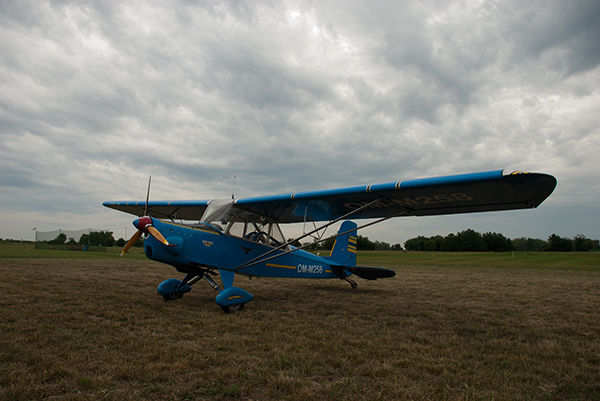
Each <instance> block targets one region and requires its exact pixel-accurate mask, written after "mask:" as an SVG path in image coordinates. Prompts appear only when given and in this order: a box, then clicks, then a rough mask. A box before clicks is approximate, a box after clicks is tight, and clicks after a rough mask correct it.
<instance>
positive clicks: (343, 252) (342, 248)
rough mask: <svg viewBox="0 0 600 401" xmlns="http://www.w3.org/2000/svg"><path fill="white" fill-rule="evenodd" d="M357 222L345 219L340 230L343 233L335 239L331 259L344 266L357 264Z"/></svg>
mask: <svg viewBox="0 0 600 401" xmlns="http://www.w3.org/2000/svg"><path fill="white" fill-rule="evenodd" d="M356 227H357V225H356V223H354V222H352V221H344V222H343V223H342V225H341V227H340V229H339V231H338V234H340V233H346V234H342V235H340V236H339V237H337V238H336V239H335V243H334V244H333V249H332V250H331V256H329V260H331V261H332V262H334V263H339V264H340V265H344V266H356V243H357V240H358V237H357V236H356Z"/></svg>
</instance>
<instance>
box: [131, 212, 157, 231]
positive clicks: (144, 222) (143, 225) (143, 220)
mask: <svg viewBox="0 0 600 401" xmlns="http://www.w3.org/2000/svg"><path fill="white" fill-rule="evenodd" d="M133 225H134V226H135V228H137V229H138V230H140V231H141V232H143V233H147V232H148V230H147V227H148V226H151V225H152V219H151V218H150V217H148V216H144V217H140V218H139V219H135V220H134V221H133Z"/></svg>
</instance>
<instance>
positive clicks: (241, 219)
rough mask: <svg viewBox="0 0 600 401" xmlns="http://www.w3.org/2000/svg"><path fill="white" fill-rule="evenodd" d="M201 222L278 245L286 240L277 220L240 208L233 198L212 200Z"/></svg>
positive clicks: (224, 230)
mask: <svg viewBox="0 0 600 401" xmlns="http://www.w3.org/2000/svg"><path fill="white" fill-rule="evenodd" d="M200 222H201V223H203V224H205V225H207V226H208V227H209V228H212V229H215V230H217V231H219V232H221V233H225V234H229V235H232V236H235V237H239V238H244V239H247V240H249V241H253V242H258V243H261V244H264V245H269V246H273V247H277V246H280V245H283V244H284V243H285V242H286V240H285V237H284V236H283V233H282V232H281V229H280V228H279V225H278V224H277V222H275V221H271V220H269V219H266V218H264V217H263V216H259V215H256V214H253V213H249V212H246V211H243V210H240V209H238V208H237V207H236V206H235V205H234V203H233V201H231V200H213V201H211V202H210V203H209V204H208V206H207V207H206V210H205V211H204V215H203V216H202V220H201V221H200Z"/></svg>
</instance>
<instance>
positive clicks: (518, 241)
mask: <svg viewBox="0 0 600 401" xmlns="http://www.w3.org/2000/svg"><path fill="white" fill-rule="evenodd" d="M512 244H513V249H514V250H515V251H520V252H542V251H545V250H546V249H547V248H548V242H547V241H544V240H543V239H537V238H525V237H520V238H514V239H513V240H512Z"/></svg>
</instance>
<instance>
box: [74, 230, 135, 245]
mask: <svg viewBox="0 0 600 401" xmlns="http://www.w3.org/2000/svg"><path fill="white" fill-rule="evenodd" d="M140 240H141V239H140ZM115 242H116V241H115V238H114V237H113V233H112V231H92V232H91V233H89V234H83V235H81V237H80V238H79V243H80V244H82V245H92V246H113V245H114V244H115ZM124 245H125V244H123V246H124Z"/></svg>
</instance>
